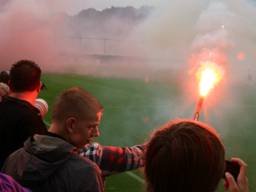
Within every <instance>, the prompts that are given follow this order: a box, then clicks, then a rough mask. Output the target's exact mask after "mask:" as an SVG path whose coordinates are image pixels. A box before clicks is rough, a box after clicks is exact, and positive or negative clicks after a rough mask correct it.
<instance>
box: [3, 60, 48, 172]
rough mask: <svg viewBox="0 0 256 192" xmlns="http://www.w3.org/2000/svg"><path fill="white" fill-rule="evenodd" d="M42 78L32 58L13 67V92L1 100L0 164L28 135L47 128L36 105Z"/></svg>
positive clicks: (11, 72) (11, 82)
mask: <svg viewBox="0 0 256 192" xmlns="http://www.w3.org/2000/svg"><path fill="white" fill-rule="evenodd" d="M40 77H41V69H40V67H39V66H38V65H37V64H36V63H34V62H33V61H29V60H20V61H18V62H17V63H15V64H13V65H12V67H11V70H10V81H9V86H10V93H9V95H8V96H4V97H3V98H2V100H1V102H0V167H2V165H3V162H4V160H5V159H6V158H7V157H8V155H9V154H10V153H12V152H13V151H15V150H17V149H19V148H20V147H22V146H23V143H24V141H25V140H26V139H27V138H28V137H29V136H31V135H33V134H34V133H39V134H44V133H45V132H46V131H47V129H46V125H45V124H44V123H43V121H42V118H41V116H40V112H39V111H38V109H37V108H35V107H34V104H35V100H36V98H37V96H38V94H39V92H40V88H41V86H42V83H41V81H40Z"/></svg>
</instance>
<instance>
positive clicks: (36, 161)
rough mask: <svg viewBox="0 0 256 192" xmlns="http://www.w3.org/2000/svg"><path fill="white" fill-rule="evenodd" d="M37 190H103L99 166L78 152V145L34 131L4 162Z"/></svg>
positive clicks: (75, 191) (7, 167) (26, 184)
mask: <svg viewBox="0 0 256 192" xmlns="http://www.w3.org/2000/svg"><path fill="white" fill-rule="evenodd" d="M3 172H5V173H7V174H9V175H11V176H12V177H14V178H15V179H16V180H17V181H19V182H20V183H21V184H22V185H23V186H25V187H28V188H30V189H31V190H32V191H33V192H41V191H42V192H46V191H47V192H51V191H52V192H102V191H103V183H102V179H101V175H100V170H99V168H98V166H97V165H96V164H94V163H92V162H91V161H90V160H88V159H86V158H82V157H80V156H78V155H77V153H76V152H75V150H74V146H73V145H71V144H69V143H67V142H66V141H65V140H63V139H61V138H59V137H58V136H53V135H34V136H33V137H31V138H29V139H28V140H27V141H26V142H25V144H24V147H23V148H21V149H19V150H17V151H16V152H14V153H12V154H11V155H10V156H9V157H8V159H7V160H6V162H5V164H4V166H3Z"/></svg>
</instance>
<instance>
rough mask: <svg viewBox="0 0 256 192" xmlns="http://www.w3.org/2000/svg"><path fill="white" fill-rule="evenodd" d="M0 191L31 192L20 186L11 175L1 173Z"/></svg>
mask: <svg viewBox="0 0 256 192" xmlns="http://www.w3.org/2000/svg"><path fill="white" fill-rule="evenodd" d="M0 191H1V192H30V190H28V189H25V188H24V187H22V186H20V185H19V184H18V183H17V182H16V181H15V180H14V179H13V178H11V177H10V176H9V175H6V174H3V173H0Z"/></svg>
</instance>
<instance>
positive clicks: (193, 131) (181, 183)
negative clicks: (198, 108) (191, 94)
mask: <svg viewBox="0 0 256 192" xmlns="http://www.w3.org/2000/svg"><path fill="white" fill-rule="evenodd" d="M232 161H236V162H237V163H239V165H240V173H239V176H238V180H237V182H235V180H234V178H233V176H232V175H231V174H229V173H226V182H227V184H228V188H227V190H228V191H230V192H248V181H247V177H246V165H245V163H244V162H243V161H242V160H240V159H237V158H236V159H232ZM224 171H225V151H224V147H223V144H222V142H221V140H220V138H219V136H218V134H217V132H216V131H215V130H214V129H213V128H211V127H209V126H207V125H205V124H203V123H200V122H198V121H191V120H178V121H173V122H170V123H168V124H166V125H164V126H163V127H162V128H160V129H159V130H156V132H155V133H154V134H153V136H152V138H151V139H150V141H149V144H148V146H147V151H146V157H145V177H146V180H147V191H148V192H169V191H175V192H188V191H189V192H214V191H216V189H217V186H218V183H219V182H220V180H221V178H222V177H223V175H224Z"/></svg>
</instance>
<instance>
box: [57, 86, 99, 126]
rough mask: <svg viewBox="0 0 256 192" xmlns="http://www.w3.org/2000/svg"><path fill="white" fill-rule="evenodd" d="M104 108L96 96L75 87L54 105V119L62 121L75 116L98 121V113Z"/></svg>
mask: <svg viewBox="0 0 256 192" xmlns="http://www.w3.org/2000/svg"><path fill="white" fill-rule="evenodd" d="M102 110H103V107H102V105H101V104H100V103H99V101H98V100H97V99H96V98H95V97H94V96H92V95H91V94H90V93H88V92H86V91H85V90H83V89H82V88H79V87H73V88H70V89H67V90H66V91H64V92H63V93H62V94H61V95H60V96H59V97H58V98H57V100H56V102H55V104H54V107H53V112H52V120H53V121H55V122H58V123H62V122H64V121H65V120H66V119H67V118H69V117H75V118H77V119H84V120H89V121H96V120H97V113H98V112H100V111H102Z"/></svg>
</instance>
